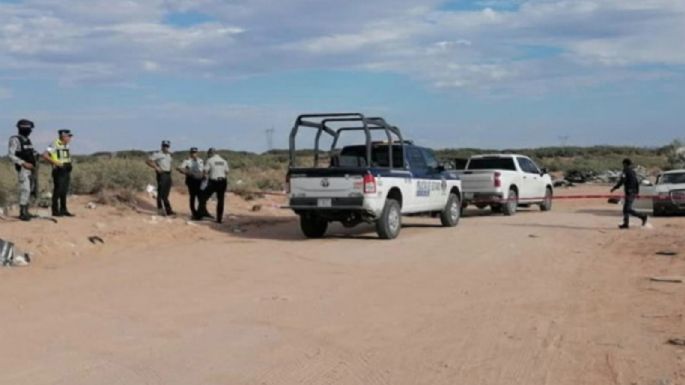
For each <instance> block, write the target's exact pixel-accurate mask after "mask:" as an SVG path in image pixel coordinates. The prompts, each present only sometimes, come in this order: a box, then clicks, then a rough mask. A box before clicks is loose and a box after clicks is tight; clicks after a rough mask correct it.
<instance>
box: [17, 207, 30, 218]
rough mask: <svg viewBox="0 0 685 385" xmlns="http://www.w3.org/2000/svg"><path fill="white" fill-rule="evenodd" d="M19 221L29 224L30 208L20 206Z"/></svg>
mask: <svg viewBox="0 0 685 385" xmlns="http://www.w3.org/2000/svg"><path fill="white" fill-rule="evenodd" d="M19 219H20V220H22V221H24V222H28V221H30V220H31V215H30V214H29V206H28V205H21V206H19Z"/></svg>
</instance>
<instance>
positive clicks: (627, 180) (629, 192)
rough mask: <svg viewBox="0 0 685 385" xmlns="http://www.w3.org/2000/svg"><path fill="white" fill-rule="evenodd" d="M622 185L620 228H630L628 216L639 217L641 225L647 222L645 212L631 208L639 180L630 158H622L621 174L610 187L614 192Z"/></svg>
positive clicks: (638, 190) (637, 192)
mask: <svg viewBox="0 0 685 385" xmlns="http://www.w3.org/2000/svg"><path fill="white" fill-rule="evenodd" d="M621 186H623V188H624V190H625V194H626V196H625V199H624V202H623V224H622V225H621V226H619V228H620V229H628V228H630V216H631V215H632V216H634V217H637V218H640V219H641V220H642V226H645V225H646V224H647V219H648V217H647V214H640V213H638V212H637V211H635V209H633V203H635V199H637V197H638V195H639V194H640V180H639V179H638V177H637V174H636V173H635V170H634V169H633V162H632V161H631V160H630V159H624V160H623V175H621V179H620V180H619V181H618V183H617V184H616V186H614V188H612V189H611V192H614V191H616V190H618V189H619V188H621Z"/></svg>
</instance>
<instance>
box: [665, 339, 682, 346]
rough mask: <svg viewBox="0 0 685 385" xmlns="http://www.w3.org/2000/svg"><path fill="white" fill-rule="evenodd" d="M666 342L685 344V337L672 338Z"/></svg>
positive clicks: (676, 344)
mask: <svg viewBox="0 0 685 385" xmlns="http://www.w3.org/2000/svg"><path fill="white" fill-rule="evenodd" d="M666 343H667V344H669V345H675V346H685V338H671V339H670V340H668V341H667V342H666Z"/></svg>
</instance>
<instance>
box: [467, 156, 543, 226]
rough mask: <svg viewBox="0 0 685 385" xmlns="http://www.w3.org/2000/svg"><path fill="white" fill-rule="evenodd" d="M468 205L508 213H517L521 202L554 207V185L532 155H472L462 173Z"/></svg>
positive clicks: (522, 203)
mask: <svg viewBox="0 0 685 385" xmlns="http://www.w3.org/2000/svg"><path fill="white" fill-rule="evenodd" d="M461 180H462V186H463V190H464V201H463V205H464V207H466V206H468V205H470V204H473V205H475V206H476V207H478V208H480V209H483V208H486V207H488V206H490V208H491V210H492V211H493V212H496V213H504V215H514V214H515V213H516V211H517V210H518V207H520V206H524V207H525V206H530V205H533V204H536V205H539V206H540V208H541V209H542V211H549V210H551V209H552V201H553V198H554V187H553V185H552V178H551V176H550V175H549V174H548V173H547V170H545V169H541V168H539V167H538V166H537V165H536V164H535V162H533V160H532V159H530V158H528V157H526V156H523V155H516V154H493V155H477V156H472V157H471V158H470V159H469V161H468V163H467V165H466V170H465V171H463V172H462V174H461Z"/></svg>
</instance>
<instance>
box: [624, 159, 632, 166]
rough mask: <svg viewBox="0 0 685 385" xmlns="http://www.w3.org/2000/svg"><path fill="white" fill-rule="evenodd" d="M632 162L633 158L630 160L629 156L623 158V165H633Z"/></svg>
mask: <svg viewBox="0 0 685 385" xmlns="http://www.w3.org/2000/svg"><path fill="white" fill-rule="evenodd" d="M632 164H633V161H632V160H630V159H628V158H625V159H623V165H624V166H632Z"/></svg>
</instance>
